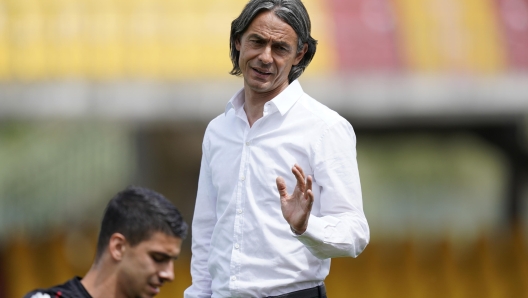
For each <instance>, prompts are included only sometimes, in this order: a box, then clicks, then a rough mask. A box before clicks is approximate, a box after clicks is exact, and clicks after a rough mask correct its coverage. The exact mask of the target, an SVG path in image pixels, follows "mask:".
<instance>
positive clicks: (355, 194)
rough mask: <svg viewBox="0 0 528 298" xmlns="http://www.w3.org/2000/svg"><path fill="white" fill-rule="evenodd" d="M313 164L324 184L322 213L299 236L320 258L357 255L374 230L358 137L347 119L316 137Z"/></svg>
mask: <svg viewBox="0 0 528 298" xmlns="http://www.w3.org/2000/svg"><path fill="white" fill-rule="evenodd" d="M312 164H313V169H314V177H313V178H314V181H316V182H317V184H318V185H319V187H320V198H319V204H320V206H321V209H320V210H321V211H320V216H319V215H318V216H315V215H314V214H312V215H310V218H309V220H308V228H307V230H306V231H305V233H303V234H302V235H300V236H296V237H297V239H298V240H299V241H301V242H302V243H303V244H304V245H305V246H306V247H307V248H308V249H309V250H310V252H311V253H312V254H313V255H314V256H316V257H317V258H319V259H326V258H334V257H348V256H351V257H357V256H358V255H359V254H360V253H361V252H362V251H363V249H364V248H365V247H366V246H367V244H368V242H369V239H370V231H369V227H368V223H367V220H366V218H365V214H364V213H363V202H362V195H361V185H360V180H359V172H358V166H357V161H356V137H355V134H354V131H353V129H352V126H351V125H350V124H349V123H348V122H347V121H346V120H344V119H342V118H341V119H340V120H339V121H338V122H337V123H334V124H333V125H331V126H330V127H329V128H327V129H326V130H325V131H324V132H323V133H322V135H321V136H320V138H319V139H317V140H315V145H314V148H313V160H312Z"/></svg>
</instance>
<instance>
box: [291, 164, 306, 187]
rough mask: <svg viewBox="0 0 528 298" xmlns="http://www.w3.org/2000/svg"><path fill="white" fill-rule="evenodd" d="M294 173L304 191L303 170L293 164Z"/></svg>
mask: <svg viewBox="0 0 528 298" xmlns="http://www.w3.org/2000/svg"><path fill="white" fill-rule="evenodd" d="M292 173H293V175H294V176H295V179H297V185H298V186H300V187H301V190H302V191H303V192H304V186H305V181H304V176H303V175H302V174H301V172H300V171H299V170H298V169H297V167H295V166H293V168H292Z"/></svg>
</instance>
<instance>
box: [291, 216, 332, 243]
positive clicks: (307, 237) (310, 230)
mask: <svg viewBox="0 0 528 298" xmlns="http://www.w3.org/2000/svg"><path fill="white" fill-rule="evenodd" d="M326 225H327V223H326V222H325V221H324V220H323V219H321V218H319V217H316V216H314V215H312V214H310V218H309V219H308V227H307V228H306V231H304V233H302V234H301V235H296V234H295V233H293V231H291V233H292V235H293V236H294V237H295V238H297V239H298V240H299V241H301V242H302V243H303V244H304V245H306V246H308V247H314V246H318V245H319V244H322V243H323V242H324V238H325V231H324V230H325V227H326Z"/></svg>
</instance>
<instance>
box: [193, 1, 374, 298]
mask: <svg viewBox="0 0 528 298" xmlns="http://www.w3.org/2000/svg"><path fill="white" fill-rule="evenodd" d="M230 40H231V60H232V62H233V70H232V71H231V74H234V75H242V76H243V78H244V88H243V89H242V90H240V91H239V92H238V93H236V94H235V95H234V96H233V98H231V100H230V101H229V103H228V104H227V107H226V109H225V113H223V114H221V115H220V116H218V117H216V118H215V119H214V120H212V121H211V123H210V124H209V126H208V127H207V130H206V132H205V136H204V140H203V146H202V148H203V156H202V163H201V170H200V179H199V185H198V194H197V198H196V207H195V213H194V219H193V225H192V232H193V235H192V238H193V239H192V252H193V257H192V262H191V274H192V278H193V283H192V285H191V286H190V287H189V288H188V289H187V290H186V291H185V297H189V298H190V297H303V298H304V297H326V291H325V288H324V283H323V281H324V279H325V277H326V276H327V275H328V273H329V270H330V258H333V257H347V256H352V257H356V256H357V255H359V254H360V253H361V252H362V251H363V249H364V248H365V246H366V245H367V243H368V241H369V237H370V232H369V227H368V224H367V221H366V219H365V215H364V213H363V203H362V198H361V186H360V182H359V173H358V168H357V162H356V149H355V144H356V138H355V134H354V131H353V129H352V127H351V125H350V124H349V123H348V122H347V121H346V120H345V119H344V118H342V117H341V116H339V115H338V114H337V113H336V112H334V111H332V110H330V109H329V108H327V107H326V106H324V105H322V104H321V103H319V102H317V101H316V100H315V99H313V98H311V97H310V96H308V95H307V94H306V93H304V92H303V90H302V88H301V85H300V84H299V82H298V81H297V78H298V77H299V76H300V75H301V74H302V72H303V71H304V69H305V68H306V67H307V66H308V64H309V63H310V61H311V60H312V58H313V56H314V54H315V49H316V44H317V42H316V41H315V40H314V39H313V38H312V37H311V36H310V19H309V16H308V13H307V12H306V9H305V7H304V6H303V4H302V2H301V1H299V0H251V1H250V2H249V3H248V4H247V5H246V7H245V8H244V10H243V11H242V13H241V15H240V16H239V17H238V18H237V19H235V20H234V21H233V22H232V24H231V37H230ZM292 190H293V192H292Z"/></svg>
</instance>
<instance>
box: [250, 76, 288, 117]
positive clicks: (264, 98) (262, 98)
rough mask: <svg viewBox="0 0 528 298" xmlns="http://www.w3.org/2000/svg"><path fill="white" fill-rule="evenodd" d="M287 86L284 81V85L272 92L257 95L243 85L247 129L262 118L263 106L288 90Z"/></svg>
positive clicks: (257, 93)
mask: <svg viewBox="0 0 528 298" xmlns="http://www.w3.org/2000/svg"><path fill="white" fill-rule="evenodd" d="M288 86H289V84H288V82H287V81H286V84H284V85H281V86H279V87H277V88H275V89H274V90H271V91H268V92H264V93H259V92H255V91H254V90H252V89H251V88H250V87H249V86H247V85H244V98H245V103H244V111H245V112H246V116H247V119H248V123H249V127H252V126H253V124H255V122H256V121H257V120H259V119H260V118H262V116H263V113H264V105H265V104H266V103H267V102H268V101H270V100H272V99H273V98H275V97H276V96H277V95H279V94H280V93H281V92H282V91H283V90H284V89H286V88H288Z"/></svg>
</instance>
